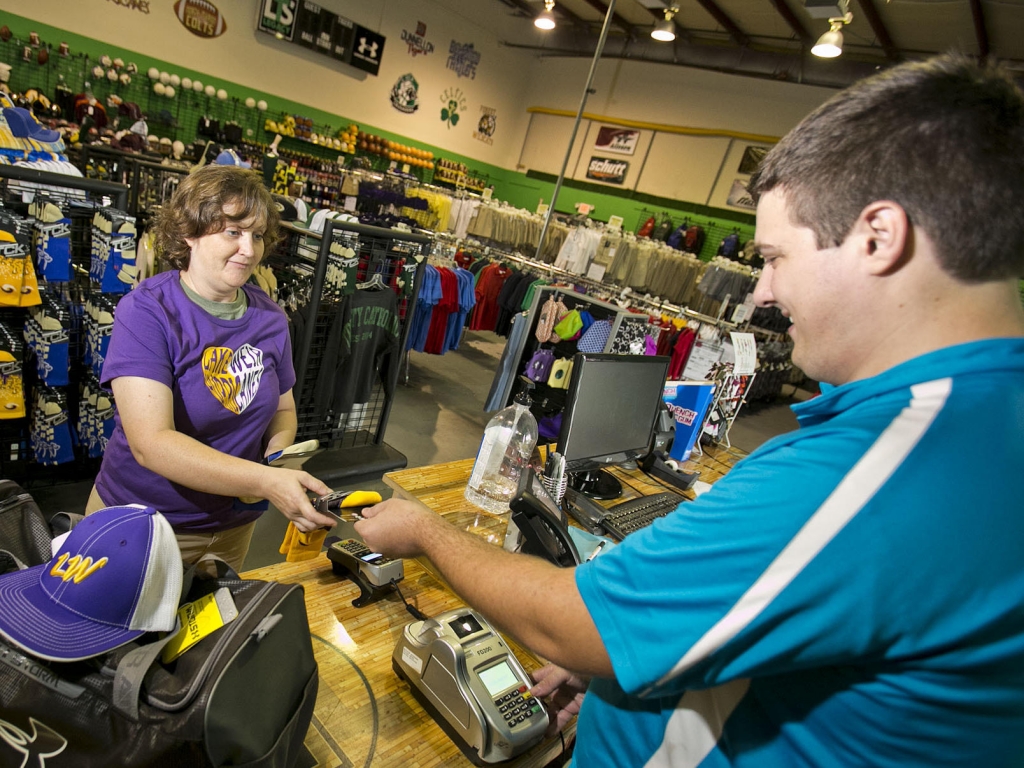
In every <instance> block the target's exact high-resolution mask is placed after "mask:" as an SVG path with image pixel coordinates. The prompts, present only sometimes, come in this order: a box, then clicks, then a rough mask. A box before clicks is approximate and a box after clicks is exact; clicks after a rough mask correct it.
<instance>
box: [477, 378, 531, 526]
mask: <svg viewBox="0 0 1024 768" xmlns="http://www.w3.org/2000/svg"><path fill="white" fill-rule="evenodd" d="M532 384H533V382H530V385H531V386H532ZM532 403H533V401H532V400H531V399H530V393H529V391H528V390H527V391H523V392H520V393H519V394H517V395H516V396H515V399H514V400H513V402H512V405H510V406H508V407H507V408H503V409H502V410H500V411H498V412H497V413H496V414H495V415H494V418H492V419H491V420H490V421H489V422H487V427H486V429H484V437H483V439H482V440H481V441H480V450H479V451H477V454H476V462H475V463H474V464H473V473H472V474H471V475H470V477H469V483H468V484H467V485H466V499H468V500H469V501H471V502H472V503H473V504H475V505H476V506H478V507H481V508H483V509H485V510H487V511H488V512H491V513H493V514H496V515H504V514H508V511H509V508H508V503H509V502H510V501H511V500H512V498H513V497H514V496H515V495H516V491H518V490H519V478H520V476H521V475H522V474H523V470H524V469H525V468H526V466H527V465H528V464H529V463H530V456H531V455H532V454H533V449H534V447H535V446H536V445H537V420H536V419H535V418H534V417H533V414H532V413H530V405H531V404H532Z"/></svg>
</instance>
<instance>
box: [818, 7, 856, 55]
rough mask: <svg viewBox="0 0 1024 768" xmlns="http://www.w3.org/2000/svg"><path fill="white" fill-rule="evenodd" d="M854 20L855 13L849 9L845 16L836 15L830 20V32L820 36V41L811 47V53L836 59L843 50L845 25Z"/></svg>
mask: <svg viewBox="0 0 1024 768" xmlns="http://www.w3.org/2000/svg"><path fill="white" fill-rule="evenodd" d="M851 21H853V14H852V13H850V12H849V11H847V12H846V14H844V15H843V16H834V17H832V18H831V19H829V20H828V24H829V29H828V32H826V33H825V34H823V35H822V36H821V37H819V38H818V42H816V43H815V44H814V47H813V48H811V53H813V54H814V55H815V56H819V57H821V58H823V59H834V58H835V57H836V56H838V55H839V54H841V53H842V52H843V25H844V24H849V23H850V22H851Z"/></svg>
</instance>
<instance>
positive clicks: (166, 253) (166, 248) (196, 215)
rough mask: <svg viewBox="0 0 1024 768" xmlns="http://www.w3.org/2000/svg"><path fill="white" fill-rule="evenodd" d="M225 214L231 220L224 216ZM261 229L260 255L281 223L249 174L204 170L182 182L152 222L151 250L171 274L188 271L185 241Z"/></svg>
mask: <svg viewBox="0 0 1024 768" xmlns="http://www.w3.org/2000/svg"><path fill="white" fill-rule="evenodd" d="M226 209H230V210H231V215H230V216H229V215H228V214H227V213H226ZM244 221H256V222H257V226H260V225H262V226H263V227H264V230H263V245H264V250H263V253H264V255H266V254H268V253H270V252H271V251H272V250H273V248H274V246H275V245H276V244H277V241H278V238H279V236H280V235H279V233H280V229H279V224H280V222H281V218H280V216H279V215H278V212H277V207H276V206H275V205H274V198H273V197H272V196H271V194H270V192H269V191H268V190H267V188H266V187H265V186H264V185H263V179H262V178H260V176H259V175H258V174H256V173H255V172H254V171H250V170H246V169H244V168H239V167H238V166H233V165H209V166H204V167H202V168H200V169H198V170H197V171H195V172H194V173H191V174H189V175H188V176H186V177H185V178H184V179H183V180H182V182H181V184H179V185H178V188H177V189H176V190H175V192H174V194H173V195H172V196H171V199H170V202H168V203H165V204H164V205H163V207H161V209H160V211H159V212H158V213H157V217H156V227H155V232H156V250H157V253H158V254H159V256H160V258H162V259H163V260H164V261H166V262H167V263H168V264H170V265H171V266H172V267H173V268H175V269H188V265H189V260H190V259H191V256H192V251H191V249H190V248H189V245H188V243H186V242H185V239H186V238H189V239H192V238H198V237H202V236H203V235H209V234H211V233H214V232H220V231H222V230H223V229H224V227H225V226H226V225H227V224H228V223H229V222H232V223H241V222H244Z"/></svg>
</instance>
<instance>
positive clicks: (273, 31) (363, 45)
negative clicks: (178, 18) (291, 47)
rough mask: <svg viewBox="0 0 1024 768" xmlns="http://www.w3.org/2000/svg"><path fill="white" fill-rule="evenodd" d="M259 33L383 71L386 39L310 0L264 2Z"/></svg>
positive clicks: (372, 70) (366, 69) (371, 70)
mask: <svg viewBox="0 0 1024 768" xmlns="http://www.w3.org/2000/svg"><path fill="white" fill-rule="evenodd" d="M180 1H181V2H197V1H198V0H180ZM206 1H207V0H202V2H206ZM256 29H257V30H258V31H260V32H264V33H266V34H268V35H273V36H274V37H275V38H277V39H278V40H285V41H287V42H289V43H294V44H296V45H300V46H302V47H303V48H308V49H310V50H313V51H316V52H317V53H321V54H323V55H324V56H329V57H331V58H332V59H335V60H337V61H342V62H344V63H345V64H348V65H350V66H352V67H355V68H356V69H361V70H362V71H363V72H368V73H369V74H371V75H376V74H377V73H378V72H379V71H380V62H381V58H382V57H383V55H384V42H385V37H384V35H380V34H377V33H376V32H374V31H373V30H372V29H367V28H366V27H363V26H360V25H359V24H356V23H355V22H354V21H352V20H350V19H346V18H345V17H344V16H339V15H337V14H336V13H332V12H331V11H329V10H327V9H326V8H322V7H320V6H319V5H318V4H316V3H314V2H311V0H261V3H260V15H259V18H258V20H257V22H256Z"/></svg>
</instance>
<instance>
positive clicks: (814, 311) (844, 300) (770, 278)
mask: <svg viewBox="0 0 1024 768" xmlns="http://www.w3.org/2000/svg"><path fill="white" fill-rule="evenodd" d="M755 242H756V243H757V246H758V250H759V251H760V253H761V255H762V256H763V257H764V270H763V271H762V273H761V278H760V280H758V283H757V288H756V289H755V290H754V299H755V301H756V302H757V304H758V305H759V306H762V307H769V306H774V307H778V308H779V309H780V310H781V311H782V314H783V315H785V316H786V317H788V318H789V319H790V320H791V321H792V325H791V326H790V327H789V330H788V331H787V333H788V334H789V336H790V337H791V338H792V339H793V344H794V346H793V363H794V364H795V365H797V366H799V367H800V368H801V369H802V370H803V371H804V373H806V374H807V375H808V376H809V377H811V378H812V379H814V380H815V381H825V382H829V383H832V384H842V383H844V382H846V381H847V380H848V376H849V372H850V366H849V361H848V360H847V359H846V358H847V357H848V356H849V352H850V351H852V350H851V348H850V347H849V340H850V338H851V336H852V333H854V332H855V330H856V329H855V327H851V326H853V325H854V319H853V318H851V317H850V312H849V311H848V310H849V307H850V306H851V305H852V304H854V303H856V302H855V297H852V296H850V290H851V288H852V286H853V285H855V284H856V282H855V281H853V280H851V279H850V277H851V275H849V274H848V270H849V268H850V266H851V264H852V255H851V254H850V253H848V252H847V250H848V249H845V248H844V246H843V245H841V246H839V247H836V248H823V249H819V248H818V246H817V243H816V241H815V237H814V233H813V232H812V231H811V230H810V229H808V228H806V227H798V226H796V225H794V224H793V222H792V221H791V220H790V217H789V208H788V205H787V203H786V198H785V194H784V192H783V191H782V190H781V189H778V188H776V189H774V190H772V191H771V192H768V193H767V194H765V195H763V196H762V197H761V199H760V201H759V202H758V205H757V230H756V233H755ZM844 245H845V244H844Z"/></svg>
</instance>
